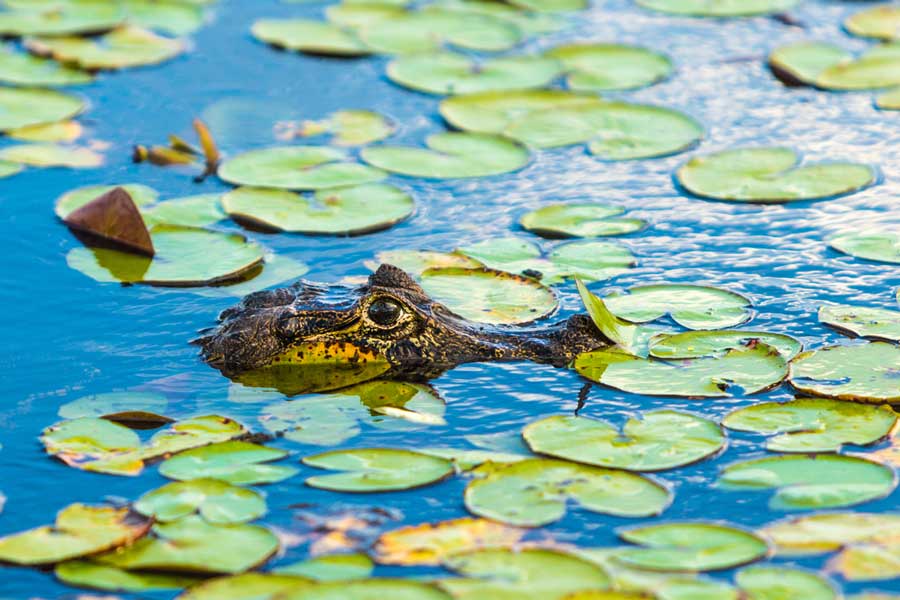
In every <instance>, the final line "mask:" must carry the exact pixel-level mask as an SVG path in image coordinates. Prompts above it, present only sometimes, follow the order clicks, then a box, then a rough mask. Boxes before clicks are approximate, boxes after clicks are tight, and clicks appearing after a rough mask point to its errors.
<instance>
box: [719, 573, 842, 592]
mask: <svg viewBox="0 0 900 600" xmlns="http://www.w3.org/2000/svg"><path fill="white" fill-rule="evenodd" d="M735 581H736V582H737V584H738V587H740V588H741V590H743V591H744V592H745V593H746V594H747V598H748V599H749V600H780V599H781V598H804V600H837V599H838V598H840V596H839V594H838V593H837V592H836V591H835V589H834V587H833V586H832V585H831V584H830V583H829V582H828V581H826V580H825V579H823V578H822V577H821V576H819V575H817V574H816V573H810V572H808V571H801V570H800V569H790V568H786V567H774V566H771V567H770V566H755V567H747V568H746V569H741V570H740V571H738V573H737V575H736V576H735Z"/></svg>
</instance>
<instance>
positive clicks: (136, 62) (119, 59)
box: [25, 26, 185, 71]
mask: <svg viewBox="0 0 900 600" xmlns="http://www.w3.org/2000/svg"><path fill="white" fill-rule="evenodd" d="M25 47H26V48H28V50H29V51H30V52H32V53H34V54H37V55H38V56H49V57H50V58H53V59H55V60H58V61H60V62H62V63H64V64H69V65H76V66H78V67H80V68H82V69H87V70H90V71H93V70H99V69H126V68H131V67H140V66H145V65H155V64H159V63H162V62H165V61H167V60H171V59H173V58H175V57H176V56H178V55H179V54H181V53H182V52H184V50H185V45H184V42H182V41H180V40H173V39H169V38H165V37H162V36H159V35H156V34H155V33H153V32H152V31H148V30H146V29H142V28H140V27H134V26H125V27H120V28H118V29H114V30H113V31H110V32H109V33H106V34H104V35H102V36H100V37H97V38H81V37H33V38H28V39H26V40H25Z"/></svg>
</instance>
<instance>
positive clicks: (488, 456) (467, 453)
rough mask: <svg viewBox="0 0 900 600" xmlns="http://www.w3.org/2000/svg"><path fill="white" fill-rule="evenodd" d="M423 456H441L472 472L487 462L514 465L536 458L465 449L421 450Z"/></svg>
mask: <svg viewBox="0 0 900 600" xmlns="http://www.w3.org/2000/svg"><path fill="white" fill-rule="evenodd" d="M419 452H421V453H422V454H428V455H429V456H439V457H440V458H446V459H447V460H452V461H453V463H454V464H455V465H456V468H457V469H458V470H460V471H471V470H472V469H474V468H475V467H477V466H479V465H483V464H484V463H487V462H492V463H513V462H519V461H520V460H525V459H527V458H534V455H532V454H525V453H522V454H515V453H512V452H503V451H497V450H467V449H465V448H435V447H430V448H419Z"/></svg>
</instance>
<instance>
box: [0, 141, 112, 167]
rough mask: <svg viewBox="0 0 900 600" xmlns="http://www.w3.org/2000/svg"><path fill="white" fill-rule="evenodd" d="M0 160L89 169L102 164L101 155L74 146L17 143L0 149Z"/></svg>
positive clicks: (40, 165) (88, 149) (34, 165)
mask: <svg viewBox="0 0 900 600" xmlns="http://www.w3.org/2000/svg"><path fill="white" fill-rule="evenodd" d="M0 160H2V161H5V162H11V163H19V164H23V165H29V166H32V167H68V168H70V169H91V168H94V167H99V166H101V165H102V164H103V155H102V154H98V153H97V152H94V151H93V150H91V149H90V148H79V147H76V146H61V145H59V144H19V145H16V146H7V147H6V148H3V149H0Z"/></svg>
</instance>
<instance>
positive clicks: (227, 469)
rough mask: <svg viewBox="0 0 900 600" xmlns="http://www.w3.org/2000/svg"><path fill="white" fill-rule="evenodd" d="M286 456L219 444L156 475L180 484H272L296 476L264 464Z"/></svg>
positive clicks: (248, 446) (164, 466)
mask: <svg viewBox="0 0 900 600" xmlns="http://www.w3.org/2000/svg"><path fill="white" fill-rule="evenodd" d="M287 454H288V453H287V452H286V451H284V450H278V449H275V448H267V447H265V446H259V445H257V444H251V443H249V442H236V441H229V442H219V443H218V444H211V445H209V446H203V447H201V448H194V449H193V450H187V451H185V452H182V453H180V454H178V455H176V456H173V457H172V458H170V459H168V460H166V461H165V462H164V463H162V464H161V465H160V466H159V473H160V475H163V476H165V477H168V478H169V479H178V480H180V481H185V480H191V479H205V478H209V479H217V480H219V481H225V482H228V483H231V484H234V485H257V484H260V483H273V482H276V481H281V480H283V479H287V478H288V477H291V476H293V475H295V474H296V473H297V469H295V468H293V467H287V466H284V465H270V464H266V463H269V462H272V461H276V460H279V459H281V458H284V457H285V456H287Z"/></svg>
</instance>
